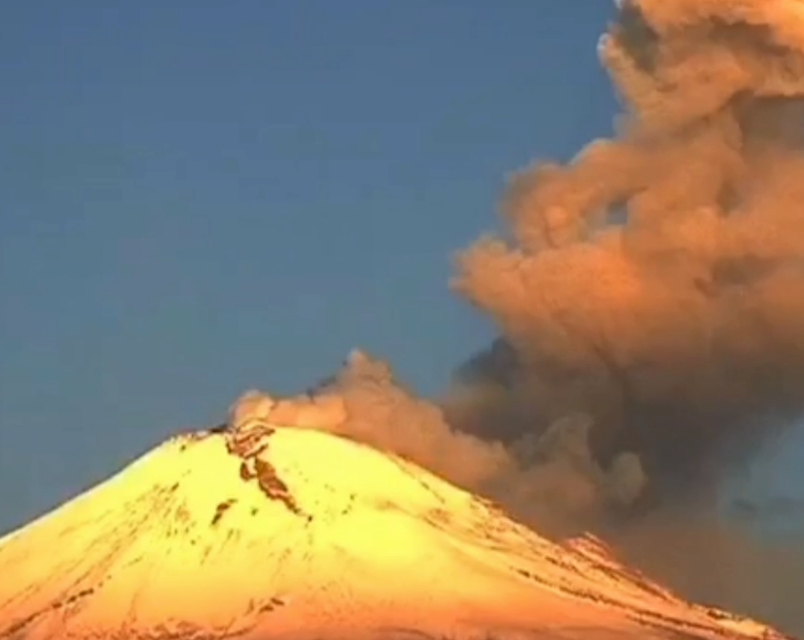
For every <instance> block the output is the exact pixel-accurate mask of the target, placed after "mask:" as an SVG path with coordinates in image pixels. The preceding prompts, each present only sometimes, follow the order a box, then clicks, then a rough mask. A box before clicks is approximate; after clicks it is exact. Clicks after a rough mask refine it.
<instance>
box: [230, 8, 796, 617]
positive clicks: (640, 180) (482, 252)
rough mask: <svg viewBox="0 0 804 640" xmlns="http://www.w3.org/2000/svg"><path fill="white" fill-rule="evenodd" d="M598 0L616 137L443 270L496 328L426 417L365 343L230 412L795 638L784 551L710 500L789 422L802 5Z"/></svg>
mask: <svg viewBox="0 0 804 640" xmlns="http://www.w3.org/2000/svg"><path fill="white" fill-rule="evenodd" d="M618 6H619V12H618V19H617V21H616V22H615V23H614V24H613V25H611V28H610V29H609V31H608V33H607V35H606V36H605V37H604V38H603V39H602V41H601V43H600V47H599V51H600V56H601V59H602V61H603V63H604V65H605V66H606V68H607V69H608V71H609V73H610V74H611V77H612V79H613V81H614V83H615V85H616V87H617V89H618V90H619V92H620V94H621V96H622V100H623V103H624V107H625V114H624V115H623V117H622V119H621V121H620V122H619V123H618V132H619V133H618V136H617V137H616V138H615V139H613V140H600V141H595V142H593V143H592V144H590V145H589V146H588V147H587V148H586V149H584V150H583V151H582V152H581V153H580V154H579V155H578V157H577V158H575V160H573V161H572V162H571V163H569V164H568V165H566V166H563V165H558V164H550V163H542V164H537V165H535V166H534V167H532V168H530V169H528V170H526V171H524V172H522V173H521V174H519V175H517V176H516V177H515V178H514V179H513V180H512V181H511V184H510V187H509V189H508V192H507V195H506V197H505V199H504V203H503V212H504V216H505V219H506V221H507V222H508V224H509V226H510V237H508V238H501V239H498V238H484V239H481V240H480V241H479V242H477V243H476V244H475V245H474V246H472V247H470V248H469V249H467V250H466V251H464V252H462V253H461V254H459V256H458V257H457V261H456V262H457V265H456V271H457V272H456V274H455V276H454V280H453V288H454V290H455V291H457V292H458V293H459V294H460V295H462V296H464V297H465V298H466V299H467V300H469V301H470V302H471V303H472V304H473V305H474V306H476V307H477V308H479V309H480V310H481V311H483V312H485V313H486V314H488V315H489V316H490V317H491V318H492V319H493V320H494V321H495V323H496V325H497V327H498V328H499V331H500V334H501V337H500V338H499V340H497V341H496V342H495V344H494V345H493V346H492V347H491V348H490V349H488V350H487V351H486V352H484V353H481V354H479V355H478V356H476V357H475V358H473V359H471V360H470V361H469V362H468V363H466V364H465V365H464V366H463V367H461V368H460V370H459V371H458V373H457V375H456V380H455V384H454V385H453V388H452V389H451V390H450V393H449V394H448V395H447V397H446V398H445V399H444V401H443V402H442V403H441V406H440V407H438V406H435V405H433V404H432V403H429V402H426V401H423V400H420V399H417V398H415V397H414V396H413V395H412V394H411V393H409V392H407V391H406V390H405V389H404V388H402V387H400V386H399V385H398V384H397V383H396V382H395V381H394V378H393V375H392V373H391V371H390V369H389V368H388V367H387V365H385V363H383V362H381V361H377V360H374V359H372V358H371V357H369V356H367V355H366V354H364V353H362V352H355V353H353V354H352V355H351V356H350V358H349V359H348V360H347V362H346V364H345V366H344V367H343V369H342V370H341V371H339V372H338V373H337V374H336V375H335V376H334V377H333V378H331V379H329V380H327V381H326V382H324V383H322V385H320V386H319V387H317V388H316V389H313V390H311V391H310V393H309V394H307V395H304V396H300V397H298V398H295V399H290V400H285V401H278V402H276V404H275V403H274V400H272V399H270V398H268V399H266V398H262V397H259V396H246V397H244V399H242V401H243V402H244V403H245V404H248V403H251V404H253V405H254V406H255V407H262V408H264V409H265V410H266V411H268V410H269V409H270V416H269V418H270V420H271V421H272V422H275V423H285V424H297V425H299V426H311V427H315V428H324V429H328V430H332V431H335V432H338V433H341V434H343V435H345V436H348V437H352V438H355V439H358V440H361V441H364V442H367V443H369V444H372V445H374V446H377V447H380V448H384V449H386V450H390V451H394V452H396V453H398V454H402V455H404V456H406V457H408V458H410V459H412V460H414V461H415V462H417V463H419V464H422V465H424V466H427V467H428V468H430V469H431V470H433V471H435V472H436V473H439V474H441V475H442V476H444V477H445V478H447V479H449V480H451V481H453V482H456V483H458V484H460V485H463V486H465V487H468V488H470V489H473V490H475V491H479V492H481V493H485V494H486V495H488V496H490V497H493V498H495V499H497V500H498V501H499V502H501V503H503V504H504V506H506V507H507V508H508V509H510V510H511V511H513V512H514V513H515V515H518V516H519V517H521V518H524V519H526V520H527V521H528V522H529V523H531V524H533V525H534V527H536V528H537V529H538V530H539V531H540V532H541V533H545V532H548V533H552V534H554V535H558V536H560V535H564V534H571V533H577V531H578V530H579V529H592V530H594V531H595V532H597V533H598V534H599V535H603V536H605V537H606V539H607V540H608V541H609V542H610V543H611V544H612V545H613V546H614V547H615V549H617V550H618V551H619V552H620V553H622V554H623V555H625V556H626V559H627V560H629V561H630V562H635V563H637V564H638V565H639V566H640V567H641V568H643V569H644V570H646V571H647V572H648V573H650V574H652V575H653V577H655V578H658V579H660V580H665V581H669V582H670V584H671V586H673V587H676V588H677V589H680V590H681V591H682V592H683V593H684V595H686V596H687V597H691V598H696V599H706V600H710V601H713V602H715V603H716V604H719V605H721V606H725V607H731V608H736V609H738V610H742V611H745V612H747V613H751V614H753V615H757V616H761V617H766V618H769V619H770V620H771V621H773V622H774V623H776V624H780V625H783V626H785V627H787V628H788V629H789V630H791V631H797V632H804V613H802V610H801V606H800V605H801V602H800V601H801V594H802V593H804V555H802V554H801V553H798V552H795V551H790V550H789V549H783V548H779V547H774V548H771V547H768V546H762V545H757V544H756V543H755V542H753V541H752V540H751V539H750V538H748V537H745V536H743V535H742V534H741V533H740V532H739V531H738V530H735V529H733V528H731V527H730V526H729V525H727V524H725V523H724V521H723V520H722V519H720V518H718V517H716V515H715V509H714V507H715V498H716V496H715V492H716V490H717V486H718V481H719V479H720V478H721V477H722V475H723V473H724V471H727V470H729V469H730V468H731V467H732V466H733V465H735V464H738V463H740V462H742V461H743V460H746V459H750V457H751V455H752V454H753V453H755V452H756V451H757V450H758V448H759V447H760V446H761V445H762V444H763V442H764V441H765V440H766V439H767V438H769V437H772V436H774V435H776V434H777V433H779V432H780V431H781V430H783V429H785V428H788V427H790V426H791V425H792V424H793V423H794V422H795V419H796V418H798V417H799V416H800V414H801V413H802V409H804V145H802V134H804V99H803V98H804V1H801V0H633V1H631V2H625V1H623V2H621V3H619V5H618ZM245 404H244V405H243V406H245ZM249 411H251V410H250V409H249V410H247V411H246V413H248V412H249ZM234 415H238V413H237V411H235V412H234Z"/></svg>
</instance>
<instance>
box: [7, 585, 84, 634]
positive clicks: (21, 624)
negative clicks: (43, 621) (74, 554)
mask: <svg viewBox="0 0 804 640" xmlns="http://www.w3.org/2000/svg"><path fill="white" fill-rule="evenodd" d="M93 593H95V589H91V588H90V589H82V590H81V591H78V592H76V593H74V594H72V595H69V596H67V597H65V598H62V599H61V600H57V601H56V602H54V603H53V604H50V605H48V606H46V607H45V608H43V609H40V610H39V611H36V612H34V613H32V614H31V615H29V616H26V617H25V618H23V619H22V620H17V621H16V622H14V623H12V624H11V626H9V627H8V628H6V629H4V630H2V631H0V638H13V637H15V635H16V634H18V633H19V632H20V631H22V630H23V629H25V627H29V626H30V625H31V624H33V623H34V622H36V620H37V619H38V618H41V617H42V616H44V615H46V614H48V613H51V612H52V611H56V610H59V609H63V608H64V607H67V606H69V605H71V604H75V603H76V602H78V601H79V600H82V599H83V598H86V597H88V596H91V595H92V594H93Z"/></svg>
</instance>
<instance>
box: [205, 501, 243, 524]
mask: <svg viewBox="0 0 804 640" xmlns="http://www.w3.org/2000/svg"><path fill="white" fill-rule="evenodd" d="M235 502H237V501H236V500H234V499H232V498H230V499H229V500H225V501H224V502H220V503H218V506H217V507H215V515H214V516H212V523H211V524H212V526H213V527H214V526H215V525H216V524H218V523H219V522H220V521H221V518H223V514H224V513H226V512H227V511H228V510H229V508H230V507H231V506H232V505H233V504H234V503H235Z"/></svg>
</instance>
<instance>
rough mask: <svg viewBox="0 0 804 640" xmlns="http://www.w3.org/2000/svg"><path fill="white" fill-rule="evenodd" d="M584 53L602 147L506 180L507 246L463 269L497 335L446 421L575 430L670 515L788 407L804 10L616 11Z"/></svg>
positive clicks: (738, 2) (791, 402) (803, 250)
mask: <svg viewBox="0 0 804 640" xmlns="http://www.w3.org/2000/svg"><path fill="white" fill-rule="evenodd" d="M599 52H600V57H601V59H602V61H603V63H604V65H605V67H606V68H607V70H608V71H609V73H610V75H611V77H612V80H613V82H614V84H615V85H616V88H617V89H618V91H619V93H620V95H621V96H622V101H623V104H624V106H625V114H624V115H623V117H622V118H621V121H620V122H619V130H620V133H619V135H618V137H616V138H615V139H613V140H598V141H594V142H592V143H591V144H590V145H588V146H587V147H586V148H585V149H584V150H583V151H582V152H581V153H580V154H579V155H578V156H577V157H576V158H575V159H574V160H573V161H572V162H570V163H569V164H567V165H559V164H553V163H537V164H536V165H534V166H533V167H531V168H529V169H527V170H525V171H523V172H521V173H520V174H518V175H516V176H515V177H514V178H513V179H512V180H511V184H510V185H509V189H508V192H507V194H506V197H505V198H504V203H503V213H504V217H505V220H506V222H507V223H508V225H509V228H510V238H503V239H500V238H483V239H481V240H480V241H478V242H477V243H476V244H474V245H473V246H471V247H470V248H468V249H467V250H466V251H464V252H462V253H461V254H460V255H459V256H458V258H457V261H456V262H457V273H456V275H455V277H454V280H453V287H454V289H455V290H456V291H457V292H459V293H460V294H461V295H463V296H465V297H466V299H468V300H469V301H470V302H471V303H472V304H473V305H475V306H476V307H477V308H479V309H480V310H482V311H483V312H485V313H487V314H488V315H489V316H490V317H491V318H493V320H494V321H495V323H496V325H497V327H499V330H500V333H501V336H502V337H501V339H500V341H499V343H498V344H497V345H495V347H494V348H493V349H492V350H491V351H489V352H488V353H485V354H481V355H480V356H479V357H477V358H475V359H474V360H472V361H471V362H470V363H468V364H467V365H466V366H465V367H463V369H462V371H461V372H460V374H459V376H458V382H457V385H456V386H457V387H458V389H457V390H456V392H455V394H456V397H457V401H453V402H452V405H454V406H453V407H452V408H451V410H450V415H451V419H452V420H453V421H454V422H455V423H457V424H460V425H461V426H462V427H463V428H465V429H468V430H470V431H473V432H478V433H481V434H483V435H495V436H500V437H503V438H504V439H508V440H511V439H515V438H516V437H518V436H520V435H521V434H522V433H534V432H535V433H541V432H544V431H545V430H546V429H547V428H548V426H549V425H551V424H552V423H553V422H554V421H555V420H557V419H559V418H562V417H564V416H565V415H567V414H570V413H578V412H580V413H582V414H584V415H587V416H588V417H589V419H590V420H591V422H592V428H591V429H590V432H589V435H590V447H591V450H592V452H593V455H594V457H595V458H596V459H597V460H598V461H600V462H601V463H602V464H603V465H608V464H609V463H610V462H612V461H614V460H616V459H617V456H619V455H622V454H623V453H624V452H630V453H631V454H632V455H635V456H637V458H638V459H639V461H640V463H641V466H642V467H643V469H644V471H645V472H646V475H647V487H646V491H645V492H639V493H640V495H641V496H643V497H645V496H646V495H647V494H650V499H652V500H661V501H673V500H684V501H686V500H689V499H691V498H692V496H693V495H697V496H700V488H701V486H702V485H706V484H708V483H709V482H710V481H711V479H712V477H713V476H717V475H718V468H719V465H721V464H725V463H726V462H727V461H733V460H734V459H735V458H739V456H740V455H743V454H746V453H750V452H751V451H753V450H754V449H755V447H756V446H758V445H759V444H761V442H762V441H763V440H764V439H765V438H766V437H768V435H770V434H771V433H773V432H774V431H776V430H778V429H782V428H784V427H785V426H786V425H788V424H790V423H791V422H792V420H793V419H794V418H795V417H796V416H797V414H798V413H799V412H800V411H801V409H802V406H804V215H802V213H803V212H802V211H801V208H800V207H801V203H802V202H804V153H802V145H801V142H802V140H801V137H802V133H804V101H802V96H804V5H802V4H800V3H798V2H795V1H793V2H791V1H785V2H782V1H781V0H777V1H775V0H752V1H748V0H732V1H731V2H729V1H723V0H673V1H669V0H638V1H633V2H627V3H626V2H623V3H621V7H620V12H619V16H618V20H617V21H616V22H615V23H614V24H612V25H611V27H610V29H609V31H608V33H607V34H606V35H605V36H604V37H603V38H602V40H601V42H600V46H599Z"/></svg>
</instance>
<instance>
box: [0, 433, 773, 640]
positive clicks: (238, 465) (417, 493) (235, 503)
mask: <svg viewBox="0 0 804 640" xmlns="http://www.w3.org/2000/svg"><path fill="white" fill-rule="evenodd" d="M245 424H246V425H247V426H243V425H239V426H238V428H234V427H220V428H215V429H207V430H199V431H194V432H187V433H182V434H179V435H176V436H174V437H172V438H170V439H169V440H168V441H166V442H164V443H163V444H161V445H160V446H157V447H156V448H154V449H153V450H151V451H150V452H148V453H146V454H145V455H143V456H142V457H140V458H139V459H137V460H135V461H134V462H133V463H132V464H130V465H129V466H128V467H126V468H125V469H123V470H122V471H121V472H119V473H118V474H117V475H115V476H113V477H111V478H110V479H108V480H106V481H105V482H102V483H101V484H99V485H97V486H96V487H94V488H92V489H90V490H89V491H87V492H85V493H83V494H82V495H79V496H78V497H76V498H74V499H73V500H71V501H69V502H67V503H65V504H64V505H62V506H61V507H59V508H57V509H55V510H54V511H52V512H51V513H49V514H46V515H44V516H43V517H41V518H39V519H37V520H35V521H33V522H31V523H30V524H28V525H26V526H23V527H22V528H20V529H18V530H16V531H14V532H12V533H10V534H8V535H6V536H5V537H3V538H0V638H2V639H4V640H56V639H59V640H67V639H73V638H74V639H81V640H92V639H104V640H117V639H119V640H123V639H126V640H129V639H143V640H144V639H149V640H157V639H159V640H167V639H176V640H178V639H180V638H181V639H183V640H184V639H194V640H201V639H204V640H213V639H215V640H217V639H221V640H222V639H224V638H237V639H243V640H257V639H268V638H288V639H290V638H293V639H302V640H306V639H310V640H314V639H316V638H377V639H379V638H383V639H384V638H434V639H442V638H449V639H456V640H457V639H463V638H499V639H501V640H503V639H520V638H522V639H524V638H587V637H589V638H608V637H611V638H614V637H616V638H640V639H645V638H675V639H678V638H688V639H689V638H712V639H714V638H719V639H721V640H723V639H724V638H734V639H737V638H763V639H768V638H782V637H783V636H781V635H780V634H778V633H777V632H775V631H773V630H772V629H770V628H769V627H766V626H764V625H762V624H760V623H758V622H754V621H752V620H749V619H746V618H742V617H739V616H736V615H732V614H729V613H726V612H724V611H720V610H716V609H713V608H708V607H704V606H701V605H695V604H691V603H688V602H685V601H683V600H682V599H680V598H678V597H676V596H675V595H673V594H672V593H671V592H670V591H668V590H666V589H663V588H661V587H659V586H658V585H656V584H654V583H652V582H651V581H649V580H647V579H646V578H645V577H643V576H642V575H640V574H639V573H637V572H635V571H631V570H629V569H627V568H626V567H624V566H622V565H620V564H619V563H618V562H616V561H615V560H614V559H613V557H612V556H610V555H609V552H608V551H607V550H606V548H605V547H604V545H603V544H602V543H601V542H600V541H598V540H596V539H595V538H593V537H581V538H577V539H573V540H571V541H569V542H567V543H562V544H556V543H553V542H550V541H548V540H547V539H545V538H542V537H540V536H539V535H537V534H536V533H534V532H533V531H531V530H530V529H528V528H526V527H525V526H523V525H520V524H518V523H517V522H515V521H514V520H512V519H511V518H509V517H508V516H506V515H505V513H504V512H503V511H502V510H501V509H500V508H498V507H497V506H495V504H493V503H492V502H490V501H488V500H486V499H483V498H481V497H479V496H476V495H473V494H471V493H469V492H467V491H464V490H462V489H459V488H457V487H455V486H453V485H451V484H449V483H447V482H446V481H444V480H442V479H440V478H438V477H436V476H435V475H433V474H431V473H429V472H427V471H425V470H423V469H422V468H420V467H418V466H416V465H414V464H413V463H411V462H408V461H406V460H405V459H403V458H401V457H398V456H394V455H390V454H387V453H384V452H381V451H379V450H377V449H374V448H372V447H369V446H367V445H363V444H360V443H357V442H355V441H352V440H350V439H347V438H344V437H341V436H338V435H335V434H332V433H328V432H325V431H321V430H316V429H310V428H300V427H297V426H287V425H286V426H282V425H276V424H271V423H269V422H267V421H265V420H253V419H252V420H247V421H245Z"/></svg>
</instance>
